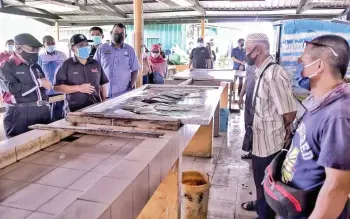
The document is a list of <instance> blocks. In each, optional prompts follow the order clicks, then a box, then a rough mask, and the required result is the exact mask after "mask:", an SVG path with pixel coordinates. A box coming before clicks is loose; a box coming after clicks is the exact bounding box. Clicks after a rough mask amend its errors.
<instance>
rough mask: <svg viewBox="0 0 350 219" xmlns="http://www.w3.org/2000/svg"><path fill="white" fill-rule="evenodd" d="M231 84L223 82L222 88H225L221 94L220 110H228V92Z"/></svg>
mask: <svg viewBox="0 0 350 219" xmlns="http://www.w3.org/2000/svg"><path fill="white" fill-rule="evenodd" d="M229 84H230V83H227V82H221V84H220V86H223V87H224V90H223V92H222V94H221V100H220V108H223V109H227V104H228V90H229V87H230V86H229Z"/></svg>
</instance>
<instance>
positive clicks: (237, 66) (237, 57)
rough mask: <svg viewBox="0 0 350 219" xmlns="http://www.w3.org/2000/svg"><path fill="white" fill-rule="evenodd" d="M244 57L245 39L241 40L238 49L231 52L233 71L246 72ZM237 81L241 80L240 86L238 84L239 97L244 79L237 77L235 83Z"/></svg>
mask: <svg viewBox="0 0 350 219" xmlns="http://www.w3.org/2000/svg"><path fill="white" fill-rule="evenodd" d="M244 57H245V49H244V39H239V40H238V46H237V47H236V48H233V49H232V52H231V58H232V60H233V70H236V71H237V70H240V71H244V70H245V64H246V63H245V61H244ZM237 79H238V80H239V84H238V95H239V94H240V93H241V91H242V87H243V77H238V76H235V83H236V81H237Z"/></svg>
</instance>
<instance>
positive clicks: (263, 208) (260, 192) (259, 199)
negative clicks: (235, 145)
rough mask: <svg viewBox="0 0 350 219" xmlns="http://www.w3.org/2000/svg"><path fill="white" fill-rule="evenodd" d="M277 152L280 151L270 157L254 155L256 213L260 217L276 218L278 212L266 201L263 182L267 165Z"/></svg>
mask: <svg viewBox="0 0 350 219" xmlns="http://www.w3.org/2000/svg"><path fill="white" fill-rule="evenodd" d="M277 154H278V153H275V154H273V155H270V156H268V157H257V156H255V155H253V156H252V165H253V175H254V182H255V187H256V206H257V209H256V213H257V214H258V215H259V219H274V218H275V215H276V213H275V212H274V211H273V210H272V209H271V208H270V206H269V205H268V204H267V202H266V199H265V195H264V188H263V186H262V185H261V183H262V181H263V180H264V176H265V169H266V167H267V166H268V165H269V164H270V163H271V161H272V160H273V159H274V158H275V157H276V155H277Z"/></svg>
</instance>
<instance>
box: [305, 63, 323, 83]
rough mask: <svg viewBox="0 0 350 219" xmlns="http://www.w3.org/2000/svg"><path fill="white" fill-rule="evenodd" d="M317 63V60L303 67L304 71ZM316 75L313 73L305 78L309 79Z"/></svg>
mask: <svg viewBox="0 0 350 219" xmlns="http://www.w3.org/2000/svg"><path fill="white" fill-rule="evenodd" d="M318 61H320V59H317V60H315V61H313V62H311V63H310V64H308V65H305V66H304V69H305V68H307V67H310V66H311V65H313V64H315V63H316V62H318ZM316 75H318V73H314V74H312V75H309V76H307V77H308V78H310V79H311V78H313V77H315V76H316Z"/></svg>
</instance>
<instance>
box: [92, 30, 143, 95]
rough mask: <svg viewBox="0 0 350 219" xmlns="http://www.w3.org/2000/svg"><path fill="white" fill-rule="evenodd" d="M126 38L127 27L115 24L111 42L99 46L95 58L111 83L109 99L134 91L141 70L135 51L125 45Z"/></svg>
mask: <svg viewBox="0 0 350 219" xmlns="http://www.w3.org/2000/svg"><path fill="white" fill-rule="evenodd" d="M126 37H127V34H126V26H125V25H124V24H121V23H119V24H115V25H114V27H113V29H112V31H111V42H110V43H104V44H102V45H101V46H99V47H98V49H97V51H96V54H95V57H94V58H95V59H96V60H97V61H98V62H99V63H100V64H101V66H102V68H103V71H104V72H106V75H107V77H108V79H109V81H110V82H109V84H108V87H107V94H108V97H117V96H119V95H121V94H123V93H125V92H127V91H129V90H131V89H133V88H134V87H135V84H136V80H137V75H138V73H139V70H140V69H141V67H140V64H139V61H138V59H137V57H136V54H135V50H134V49H133V48H132V47H131V46H129V45H128V44H126V43H124V41H125V38H126Z"/></svg>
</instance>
